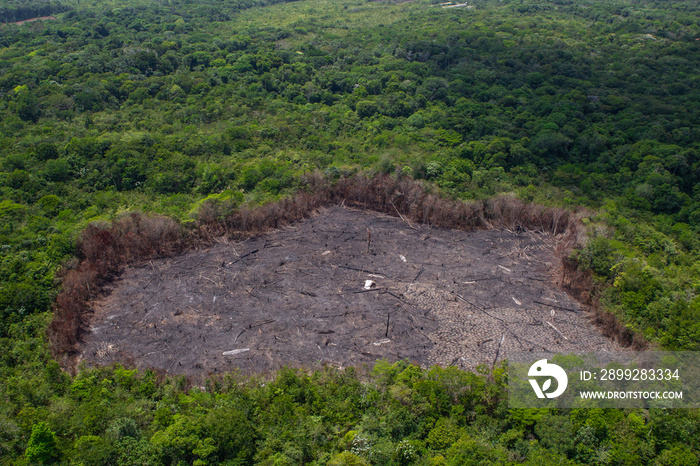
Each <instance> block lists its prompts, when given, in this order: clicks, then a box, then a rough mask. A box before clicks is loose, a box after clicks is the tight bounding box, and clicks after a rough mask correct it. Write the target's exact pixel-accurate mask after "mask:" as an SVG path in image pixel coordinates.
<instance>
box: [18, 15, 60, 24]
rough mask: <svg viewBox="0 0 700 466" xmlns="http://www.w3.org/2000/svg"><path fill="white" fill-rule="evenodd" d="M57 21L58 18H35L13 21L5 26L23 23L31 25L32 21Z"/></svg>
mask: <svg viewBox="0 0 700 466" xmlns="http://www.w3.org/2000/svg"><path fill="white" fill-rule="evenodd" d="M57 19H58V18H56V17H55V16H37V17H36V18H29V19H25V20H22V21H13V22H11V23H6V24H24V23H31V22H33V21H55V20H57Z"/></svg>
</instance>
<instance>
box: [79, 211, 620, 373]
mask: <svg viewBox="0 0 700 466" xmlns="http://www.w3.org/2000/svg"><path fill="white" fill-rule="evenodd" d="M553 242H554V238H552V237H551V236H548V235H542V234H538V233H534V232H520V233H514V232H508V231H494V230H492V231H474V232H464V231H452V230H442V229H435V228H429V227H428V226H426V225H417V224H412V223H409V222H407V221H402V220H401V219H398V218H395V217H390V216H387V215H383V214H378V213H374V212H367V211H358V210H351V209H347V208H343V207H331V208H327V209H323V210H322V211H321V212H320V213H318V214H317V215H315V216H314V217H312V218H311V219H309V220H305V221H303V222H299V223H297V224H295V225H293V226H291V227H288V228H284V229H280V230H276V231H273V232H270V233H269V234H266V235H262V236H259V237H256V238H252V239H248V240H246V241H243V242H240V243H235V244H234V243H228V242H226V241H222V242H220V243H218V244H216V245H215V246H213V247H211V248H208V249H206V250H202V251H198V252H192V253H188V254H186V255H183V256H179V257H175V258H170V259H162V260H154V261H151V262H148V263H145V264H142V265H140V266H138V267H131V268H128V269H127V270H125V271H124V273H123V274H122V275H121V276H120V277H119V279H117V280H116V281H114V282H113V283H112V285H111V289H109V290H108V293H107V296H105V297H104V298H102V299H100V300H99V301H97V302H95V303H93V308H94V311H95V313H94V316H93V318H92V320H91V326H90V330H89V332H87V333H86V334H85V336H84V338H83V340H84V341H83V345H82V353H81V358H82V359H84V360H86V361H88V362H89V363H91V364H109V363H112V362H121V363H126V364H128V365H133V366H136V367H140V368H153V369H158V370H162V371H165V372H167V373H170V374H173V373H177V374H185V375H188V376H202V375H208V374H216V373H220V372H223V371H228V370H232V369H234V368H240V369H241V371H242V372H244V373H261V372H267V371H269V370H274V369H277V368H279V367H281V366H283V365H292V366H303V367H312V366H315V365H317V364H335V365H339V366H347V365H357V364H362V363H371V362H373V361H375V360H376V359H380V358H386V359H389V360H396V359H407V360H410V361H414V362H417V363H419V364H421V365H429V364H440V365H445V366H446V365H450V364H453V365H457V366H458V367H461V368H465V369H468V368H474V367H475V366H476V365H478V364H488V365H491V364H493V363H494V362H495V361H496V360H500V359H502V358H505V357H507V356H508V354H509V353H510V352H513V351H588V350H604V349H607V350H612V349H614V347H615V344H614V343H613V342H611V341H610V340H608V339H606V338H605V337H603V336H602V335H601V334H600V333H599V332H598V331H597V330H596V329H595V328H594V327H593V326H592V325H591V324H589V323H588V319H587V316H586V314H585V313H584V311H583V310H582V309H581V306H580V305H579V304H578V303H577V302H576V301H575V300H574V299H573V298H570V297H569V296H567V294H566V293H565V292H564V291H563V290H562V289H560V288H559V287H558V286H557V285H556V283H555V282H554V275H555V270H554V268H555V267H556V264H557V263H558V261H557V259H556V258H555V257H554V254H553V252H552V245H553Z"/></svg>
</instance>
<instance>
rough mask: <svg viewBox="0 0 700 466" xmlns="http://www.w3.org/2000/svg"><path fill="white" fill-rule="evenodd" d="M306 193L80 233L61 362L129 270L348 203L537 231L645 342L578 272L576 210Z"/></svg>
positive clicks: (567, 268) (337, 190) (349, 181)
mask: <svg viewBox="0 0 700 466" xmlns="http://www.w3.org/2000/svg"><path fill="white" fill-rule="evenodd" d="M306 185H307V189H306V190H303V191H300V192H298V193H297V194H296V195H293V196H291V197H288V198H284V199H282V200H279V201H276V202H271V203H268V204H266V205H263V206H261V207H256V208H249V207H243V208H240V209H237V210H235V211H233V212H230V213H228V214H225V215H224V214H222V213H221V210H222V208H221V206H219V205H217V204H214V203H206V204H204V205H203V206H202V209H201V211H200V215H199V222H198V223H197V224H196V226H194V227H189V228H187V229H186V228H184V227H183V226H181V225H179V224H178V223H177V222H175V221H174V220H172V219H169V218H166V217H162V216H148V215H143V214H137V213H132V214H128V215H126V216H124V217H122V218H119V219H117V220H116V221H115V222H113V223H112V225H110V226H108V225H90V226H89V227H88V228H87V229H86V230H85V231H83V233H82V234H81V235H80V238H79V241H78V250H79V257H80V263H79V264H78V265H77V267H75V268H74V269H72V270H68V271H66V272H65V275H64V278H63V288H62V291H61V293H60V294H59V295H58V297H57V299H56V304H55V309H54V317H53V320H52V322H51V324H50V326H49V337H50V340H51V342H52V348H53V351H54V354H55V355H56V356H59V357H60V356H61V355H71V354H75V353H76V352H77V351H78V347H79V344H80V335H81V331H84V330H85V328H86V325H87V323H88V322H89V319H90V316H91V309H90V300H91V299H94V298H96V297H97V296H98V295H99V294H100V291H101V290H102V287H103V286H104V285H105V284H106V283H108V282H109V281H110V280H111V279H113V278H114V277H115V276H116V275H117V274H118V273H119V272H120V271H121V270H122V269H123V267H124V266H126V265H132V264H137V263H139V262H143V261H146V260H149V259H153V258H162V257H168V256H172V255H174V254H179V253H182V252H184V251H186V250H188V249H191V248H194V247H202V246H206V245H211V244H212V242H213V241H214V240H215V239H216V238H218V237H222V236H225V237H227V238H229V239H235V240H241V239H244V238H248V237H252V236H256V235H260V234H262V233H265V232H267V231H270V230H272V229H276V228H279V227H281V226H284V225H289V224H290V223H293V222H296V221H299V220H301V219H304V218H307V217H309V216H310V215H311V214H312V213H313V212H315V211H316V210H318V209H319V208H322V207H326V206H330V205H345V206H349V207H355V208H360V209H366V210H371V211H376V212H381V213H384V214H388V215H392V216H397V217H400V218H401V219H403V220H404V221H411V222H416V223H421V224H426V225H429V226H432V227H438V228H449V229H457V230H465V231H471V230H484V229H507V230H511V231H513V232H521V231H538V232H542V233H547V234H551V235H553V236H554V237H556V238H557V242H556V244H557V246H556V254H557V256H558V258H559V260H560V261H561V265H560V266H557V267H556V273H557V275H558V276H559V280H560V283H561V284H562V285H563V286H564V287H565V288H566V289H568V290H571V291H572V292H573V293H574V296H575V297H576V298H578V299H581V300H582V301H583V302H584V303H585V304H589V305H591V307H592V309H593V310H594V311H595V315H596V317H595V321H596V323H598V324H599V325H600V326H601V327H602V328H603V330H604V333H605V334H606V335H608V336H610V337H612V338H615V339H617V340H618V341H619V342H620V343H621V344H623V345H625V346H633V347H635V348H641V347H644V346H645V343H644V341H643V339H641V338H640V337H638V336H635V335H634V334H633V333H632V332H630V331H629V330H628V329H627V328H626V327H625V326H624V325H622V324H620V323H619V322H618V320H617V319H616V318H615V317H614V316H612V315H610V314H605V313H604V312H601V311H600V310H599V307H598V306H597V302H596V300H595V299H591V296H592V295H595V293H596V290H595V289H594V286H593V282H592V280H591V276H590V272H585V271H581V270H579V268H578V267H577V265H576V263H575V261H574V260H572V259H570V258H569V254H570V253H571V250H572V248H573V247H574V246H575V245H577V241H578V239H579V235H581V234H582V229H581V227H582V225H581V222H580V221H579V219H578V218H577V216H576V214H574V213H573V212H571V211H568V210H565V209H560V208H552V207H543V206H540V205H536V204H531V203H526V202H523V201H521V200H518V199H516V198H513V197H505V196H503V197H495V198H492V199H488V200H484V201H477V202H469V203H466V202H462V201H454V200H448V199H445V198H444V197H441V196H440V195H439V194H437V193H434V192H430V191H429V190H427V189H426V187H425V186H424V185H423V184H421V183H419V182H416V181H415V180H413V179H411V178H408V177H400V178H398V177H392V176H388V175H385V176H377V177H372V178H369V177H365V176H360V175H358V176H354V177H350V178H341V179H339V180H337V181H334V182H331V181H329V180H327V179H326V178H324V177H323V176H310V177H308V178H307V180H306Z"/></svg>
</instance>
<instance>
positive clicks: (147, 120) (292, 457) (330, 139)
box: [0, 0, 700, 465]
mask: <svg viewBox="0 0 700 466" xmlns="http://www.w3.org/2000/svg"><path fill="white" fill-rule="evenodd" d="M431 3H432V4H431ZM437 3H439V2H438V1H433V2H426V1H416V2H412V1H411V2H405V3H392V2H367V1H359V0H337V1H328V0H299V1H295V2H283V1H275V0H257V1H256V0H232V1H213V0H198V1H191V0H183V1H173V0H170V1H168V0H163V1H158V2H147V1H142V0H124V1H117V0H106V1H102V2H98V1H93V2H90V1H82V0H81V1H78V0H74V1H67V0H65V1H61V2H51V3H46V2H36V5H35V4H34V3H31V2H30V3H25V2H21V3H20V2H14V1H7V0H3V1H1V2H0V20H2V21H5V22H10V21H18V20H20V19H27V18H28V17H29V16H43V15H46V14H53V15H55V16H57V17H58V19H57V20H52V21H36V22H31V23H26V24H23V25H10V24H7V25H0V138H2V139H1V141H0V147H1V149H0V170H1V171H0V190H1V196H2V197H1V199H0V217H1V218H2V222H1V223H0V228H1V230H0V248H1V250H2V256H1V259H0V260H1V262H0V286H1V288H0V313H1V317H0V380H1V381H2V382H1V383H0V399H1V400H2V403H0V463H3V464H36V463H51V462H64V463H74V464H86V465H87V464H124V465H127V464H129V465H131V464H178V463H179V462H183V464H202V465H203V464H216V463H219V462H222V461H224V460H228V461H229V463H230V464H249V463H251V462H259V463H262V464H302V463H310V462H315V464H326V463H328V462H329V461H330V464H366V463H371V464H411V463H415V464H443V463H444V464H476V463H479V462H481V463H483V464H504V463H508V462H515V463H521V462H525V463H528V464H569V463H568V462H572V463H574V462H576V463H586V464H588V463H600V464H635V465H636V464H664V465H665V464H669V465H671V464H679V465H680V464H697V461H698V458H699V457H700V443H699V441H698V439H700V419H699V418H698V412H697V411H685V410H675V411H663V410H659V411H642V410H639V411H629V412H628V411H619V410H611V411H603V410H572V411H567V412H550V411H547V412H544V411H533V412H529V411H528V412H523V411H522V410H513V411H508V409H507V408H506V401H505V400H506V395H505V387H504V385H503V380H502V373H501V372H499V370H498V369H497V370H496V371H494V372H490V371H488V370H484V373H482V374H470V373H461V372H459V371H456V370H452V369H439V368H433V369H423V370H421V369H419V368H416V367H413V366H410V365H406V364H402V363H397V364H396V365H393V366H389V365H387V364H380V365H379V366H378V367H377V368H375V369H374V370H369V369H367V370H364V369H358V370H357V371H352V370H346V371H342V372H341V371H334V370H330V369H329V370H328V371H324V372H318V373H314V374H311V375H307V374H304V373H301V372H300V373H294V372H293V371H284V372H281V373H280V374H278V375H277V376H276V379H275V380H274V381H273V382H269V381H268V383H262V381H258V380H248V379H243V378H235V377H234V378H232V379H230V380H225V381H224V380H221V381H212V382H211V383H210V384H209V385H208V386H207V387H199V388H193V389H191V388H190V386H189V385H188V383H187V381H184V380H178V379H162V378H161V377H157V376H156V375H155V374H152V373H142V374H135V373H133V372H132V371H129V370H126V369H123V368H112V369H101V370H85V371H82V372H80V373H79V374H78V375H77V376H68V375H66V374H65V373H63V372H62V371H61V370H60V369H59V366H58V364H57V363H56V362H55V361H54V360H53V359H52V356H51V354H50V349H49V346H48V343H47V341H46V337H45V332H46V328H47V325H48V322H49V321H50V318H51V306H52V303H53V301H54V299H55V296H56V295H57V293H58V292H59V290H60V286H61V281H60V276H61V274H60V271H61V270H62V268H64V267H70V266H71V264H75V263H76V261H77V259H76V256H77V254H78V251H77V249H76V241H75V240H76V237H77V235H78V233H79V232H80V231H81V230H82V229H84V228H85V227H86V226H87V225H88V224H89V223H90V222H95V221H98V222H105V221H111V220H113V219H115V218H117V217H119V216H120V215H121V214H122V213H124V212H126V211H145V212H157V213H161V214H165V215H168V216H171V217H173V218H176V219H177V220H179V221H180V222H181V224H182V225H183V227H184V228H186V227H187V226H188V225H191V224H193V223H195V222H196V221H197V219H198V216H199V214H200V212H201V207H202V206H203V205H209V204H215V205H218V206H219V207H220V211H222V212H225V211H226V210H227V209H228V210H229V211H230V210H231V209H235V208H237V207H238V206H240V205H241V204H244V203H245V204H248V205H260V204H263V203H265V202H268V201H270V200H274V199H279V198H281V197H284V196H287V195H290V194H292V193H294V192H296V191H297V190H299V189H303V188H304V187H305V185H304V181H303V180H304V175H306V174H309V173H314V172H321V173H323V174H324V175H325V176H326V177H327V178H328V179H331V180H332V179H337V178H339V177H343V176H348V175H352V174H354V173H358V172H362V173H367V174H372V173H381V174H392V176H411V177H413V178H415V179H417V180H423V181H425V182H426V183H428V184H429V185H432V186H435V187H437V189H439V190H440V192H442V193H443V194H444V195H445V196H447V197H451V198H455V199H463V200H464V201H467V202H469V201H472V200H480V199H484V198H487V197H490V196H493V195H496V194H503V193H511V194H515V195H517V196H518V197H520V198H521V199H523V200H525V201H532V202H537V203H540V204H545V205H551V206H560V207H566V208H569V209H572V210H577V211H578V212H579V215H581V216H582V218H583V221H584V223H586V225H587V226H588V227H589V231H588V241H587V243H586V244H585V245H582V248H581V249H580V250H578V251H576V252H575V253H574V255H573V258H574V259H575V260H576V262H577V263H578V266H579V267H580V268H581V269H582V270H586V269H590V270H592V272H593V274H594V280H595V285H596V293H597V294H596V296H595V299H596V300H597V302H598V304H599V306H600V307H601V308H602V309H603V310H605V311H606V312H609V313H611V314H613V315H615V316H616V317H617V319H619V320H620V321H621V322H623V323H624V325H626V326H627V327H628V328H629V329H630V331H633V332H636V333H638V334H640V335H643V336H644V337H645V338H646V339H647V340H648V341H649V342H651V344H652V345H655V346H657V347H660V348H666V349H671V350H700V296H699V295H698V291H700V261H699V260H698V259H699V255H700V238H699V233H700V183H699V182H700V179H699V178H700V152H699V150H700V147H699V146H700V143H699V141H700V53H699V52H700V40H698V39H700V5H698V3H697V2H695V1H692V0H664V1H655V0H637V1H631V0H588V1H577V2H574V1H571V0H512V1H509V0H503V1H497V0H478V1H474V2H469V3H470V6H473V8H470V9H467V8H452V9H443V8H441V7H439V6H437V5H435V4H437ZM32 8H35V9H32ZM18 15H19V16H18ZM465 387H466V388H465Z"/></svg>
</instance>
